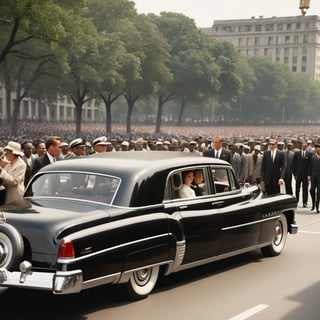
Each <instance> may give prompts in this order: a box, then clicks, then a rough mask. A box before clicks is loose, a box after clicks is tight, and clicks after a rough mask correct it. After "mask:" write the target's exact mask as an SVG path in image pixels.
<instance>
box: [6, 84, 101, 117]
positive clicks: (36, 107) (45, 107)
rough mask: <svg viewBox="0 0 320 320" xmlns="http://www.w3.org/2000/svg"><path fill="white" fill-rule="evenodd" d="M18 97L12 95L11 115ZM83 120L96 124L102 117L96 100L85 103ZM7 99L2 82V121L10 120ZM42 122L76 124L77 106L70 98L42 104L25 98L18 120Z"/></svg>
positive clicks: (61, 98) (60, 98)
mask: <svg viewBox="0 0 320 320" xmlns="http://www.w3.org/2000/svg"><path fill="white" fill-rule="evenodd" d="M15 99H16V95H15V92H12V93H11V111H10V112H11V114H12V110H13V107H14V103H15ZM82 109H83V111H82V120H83V121H86V122H95V121H97V120H99V117H100V116H101V115H100V113H99V106H97V105H96V100H95V99H92V100H89V101H87V102H85V103H84V105H83V108H82ZM7 113H8V112H7V98H6V90H5V87H4V85H3V84H2V83H1V82H0V120H5V119H8V115H7ZM21 119H22V120H41V121H46V122H74V121H75V105H74V104H73V102H72V101H71V99H70V98H68V97H66V96H63V97H57V100H56V101H46V102H44V101H43V102H41V101H37V100H34V99H31V98H30V97H25V98H23V100H22V103H21V105H20V109H19V114H18V120H21Z"/></svg>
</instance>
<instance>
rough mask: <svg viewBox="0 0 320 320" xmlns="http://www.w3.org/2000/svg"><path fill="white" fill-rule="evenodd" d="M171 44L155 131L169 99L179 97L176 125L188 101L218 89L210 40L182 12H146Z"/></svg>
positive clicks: (200, 97) (217, 70)
mask: <svg viewBox="0 0 320 320" xmlns="http://www.w3.org/2000/svg"><path fill="white" fill-rule="evenodd" d="M149 17H150V18H151V19H152V20H153V21H154V22H155V23H156V24H157V26H158V28H159V30H160V32H161V33H162V34H163V35H164V36H165V37H166V39H167V41H168V43H169V44H170V54H171V59H170V61H169V68H170V72H171V74H172V75H173V77H172V79H171V80H170V81H169V82H167V83H165V84H164V85H162V86H160V87H159V89H158V93H157V94H158V113H157V125H156V132H159V131H160V123H161V122H160V121H161V115H162V109H163V105H164V104H165V103H167V102H168V101H170V100H172V99H175V100H180V102H181V106H180V113H179V120H178V124H181V121H182V117H183V114H184V111H185V108H186V106H187V103H188V102H195V103H197V102H199V101H201V100H205V99H207V97H208V96H210V95H212V94H213V93H214V92H216V91H217V88H218V87H219V83H218V80H217V77H218V74H219V69H218V67H217V65H216V64H215V62H214V58H213V57H212V55H211V53H210V50H208V49H209V47H208V45H207V43H208V42H210V41H211V39H210V38H209V37H206V36H205V35H204V34H203V33H202V32H201V31H200V30H199V29H198V28H197V27H196V25H195V23H194V21H193V20H192V19H190V18H188V17H186V16H184V15H182V14H178V13H173V12H162V13H161V14H160V16H159V17H157V16H154V15H149Z"/></svg>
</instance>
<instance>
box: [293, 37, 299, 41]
mask: <svg viewBox="0 0 320 320" xmlns="http://www.w3.org/2000/svg"><path fill="white" fill-rule="evenodd" d="M293 43H299V36H297V35H295V36H294V37H293Z"/></svg>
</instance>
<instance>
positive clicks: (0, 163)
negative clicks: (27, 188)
mask: <svg viewBox="0 0 320 320" xmlns="http://www.w3.org/2000/svg"><path fill="white" fill-rule="evenodd" d="M4 151H5V155H6V159H1V160H0V178H1V179H2V184H3V186H4V187H5V188H6V196H5V204H6V203H9V202H12V201H15V200H18V199H21V198H22V195H23V193H24V177H25V172H26V167H27V165H26V163H25V162H24V161H23V160H22V159H21V156H22V152H21V145H20V144H19V143H17V142H14V141H9V142H8V145H7V146H6V147H5V148H4Z"/></svg>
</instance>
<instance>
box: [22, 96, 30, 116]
mask: <svg viewBox="0 0 320 320" xmlns="http://www.w3.org/2000/svg"><path fill="white" fill-rule="evenodd" d="M23 109H24V110H23V112H24V116H25V117H27V118H28V117H29V116H30V114H29V101H26V100H23Z"/></svg>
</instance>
